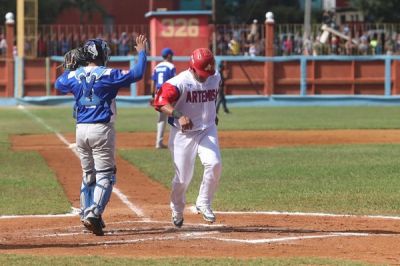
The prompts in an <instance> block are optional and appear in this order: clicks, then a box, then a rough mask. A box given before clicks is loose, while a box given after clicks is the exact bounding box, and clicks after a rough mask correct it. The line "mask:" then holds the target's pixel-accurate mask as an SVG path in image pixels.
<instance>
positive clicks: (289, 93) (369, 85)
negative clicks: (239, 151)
mask: <svg viewBox="0 0 400 266" xmlns="http://www.w3.org/2000/svg"><path fill="white" fill-rule="evenodd" d="M188 59H189V58H188V57H186V56H176V57H175V58H174V60H175V62H187V61H188ZM62 60H63V58H62V57H51V58H43V59H25V60H21V59H20V58H18V57H16V58H14V62H15V64H14V91H12V92H11V93H10V91H7V90H6V84H7V82H8V80H7V78H8V77H10V75H9V73H8V72H9V70H8V68H7V63H6V61H0V104H11V105H12V104H13V103H18V102H19V103H27V104H45V105H47V104H51V103H55V104H59V103H62V102H63V101H68V99H69V97H61V95H59V93H58V91H57V90H55V88H54V82H55V80H56V78H57V76H59V75H60V74H61V73H62V71H63V69H62V68H60V67H59V66H60V64H61V62H62ZM148 60H149V61H156V62H159V61H161V60H162V58H161V57H151V56H149V57H148ZM216 60H217V64H218V63H219V62H221V61H225V62H226V71H225V73H224V74H225V76H226V82H225V84H226V94H227V95H228V98H229V99H230V100H231V101H232V104H240V105H241V104H244V105H246V103H247V104H248V105H253V104H257V105H260V104H261V105H276V104H278V105H280V104H282V105H287V104H288V105H291V104H295V105H299V104H326V103H328V104H342V103H343V104H349V103H357V102H358V103H363V104H364V103H365V104H377V103H379V104H385V103H390V104H393V102H397V98H398V97H397V96H400V81H399V78H400V66H399V62H400V56H287V57H264V56H257V57H249V56H217V57H216ZM135 62H136V57H134V56H116V57H111V61H110V64H109V66H110V67H115V68H122V69H128V68H131V67H132V66H133V65H134V64H135ZM150 65H151V64H148V67H147V70H146V73H145V76H144V79H143V80H141V81H139V82H138V83H134V84H132V85H131V86H130V87H129V88H123V89H122V90H121V92H120V94H119V95H120V96H122V98H123V99H124V101H125V102H126V103H129V102H131V103H132V104H141V103H142V101H145V100H140V99H146V100H147V99H149V94H150V83H151V72H152V70H151V67H150ZM270 66H272V67H273V69H272V71H271V69H268V67H270ZM185 68H186V65H185V64H184V63H181V64H179V67H178V69H177V70H178V72H179V71H182V70H184V69H185ZM18 69H23V71H19V70H18ZM265 73H273V78H272V79H271V77H268V78H269V79H270V80H272V82H271V81H269V82H266V80H267V76H266V74H265ZM18 80H21V81H22V82H18ZM7 95H8V96H7ZM8 98H13V99H14V100H12V99H8ZM53 98H54V100H53Z"/></svg>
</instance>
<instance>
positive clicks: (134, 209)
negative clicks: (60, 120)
mask: <svg viewBox="0 0 400 266" xmlns="http://www.w3.org/2000/svg"><path fill="white" fill-rule="evenodd" d="M18 108H19V109H20V110H21V111H23V112H24V113H25V114H27V115H28V116H29V117H31V118H32V119H34V120H35V121H36V122H38V123H39V124H41V125H42V126H44V127H45V128H46V129H47V130H49V131H51V132H53V133H54V134H55V135H56V136H57V137H58V139H59V140H61V141H62V142H63V143H64V144H65V145H66V146H67V147H68V148H69V149H70V150H72V151H73V152H74V154H75V155H76V156H77V157H78V158H79V154H78V152H77V151H76V149H75V145H74V144H73V143H70V142H69V141H68V140H67V139H66V138H65V137H64V136H63V135H61V134H60V133H59V132H58V131H57V130H55V129H54V128H52V127H51V126H49V125H48V124H46V122H44V121H43V120H42V119H41V118H40V117H38V116H36V115H34V114H32V113H31V112H30V111H29V110H28V109H26V108H25V107H24V106H23V105H19V106H18ZM113 192H114V194H115V195H117V196H118V198H119V199H120V200H121V201H122V202H123V203H124V204H125V205H126V206H127V207H128V208H129V209H130V210H131V211H132V212H134V213H135V214H136V215H137V216H139V217H140V218H143V219H144V220H149V218H145V215H144V212H143V210H142V209H141V208H139V207H138V206H136V205H134V204H133V203H132V202H130V201H129V199H128V197H127V196H125V194H123V193H122V192H121V191H120V190H119V189H118V188H116V187H114V189H113Z"/></svg>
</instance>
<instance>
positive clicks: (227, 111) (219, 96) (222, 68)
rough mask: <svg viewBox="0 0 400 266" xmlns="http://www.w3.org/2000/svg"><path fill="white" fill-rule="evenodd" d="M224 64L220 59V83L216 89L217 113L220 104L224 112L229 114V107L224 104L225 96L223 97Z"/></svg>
mask: <svg viewBox="0 0 400 266" xmlns="http://www.w3.org/2000/svg"><path fill="white" fill-rule="evenodd" d="M224 71H225V64H224V62H223V61H221V62H220V63H219V65H218V72H219V74H220V76H221V83H220V88H219V91H218V97H217V114H218V111H219V107H220V106H221V104H222V107H223V108H224V112H225V113H226V114H229V109H228V106H226V98H225V73H224Z"/></svg>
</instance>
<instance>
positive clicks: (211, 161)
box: [196, 126, 222, 222]
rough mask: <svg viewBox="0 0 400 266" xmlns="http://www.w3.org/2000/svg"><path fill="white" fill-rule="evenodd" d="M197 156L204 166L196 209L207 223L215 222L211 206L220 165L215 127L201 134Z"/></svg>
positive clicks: (219, 174) (220, 168)
mask: <svg viewBox="0 0 400 266" xmlns="http://www.w3.org/2000/svg"><path fill="white" fill-rule="evenodd" d="M198 154H199V157H200V160H201V163H202V164H203V166H204V173H203V180H202V182H201V185H200V190H199V195H198V197H197V200H196V207H197V209H198V211H199V212H201V213H202V214H203V218H204V219H205V220H207V221H209V222H214V221H215V215H214V213H213V212H212V210H211V204H212V201H213V198H214V195H215V192H216V190H217V187H218V184H219V179H220V176H221V170H222V163H221V153H220V149H219V143H218V135H217V127H216V126H212V127H210V128H208V129H206V130H205V131H204V132H203V133H202V138H201V140H200V142H199V148H198Z"/></svg>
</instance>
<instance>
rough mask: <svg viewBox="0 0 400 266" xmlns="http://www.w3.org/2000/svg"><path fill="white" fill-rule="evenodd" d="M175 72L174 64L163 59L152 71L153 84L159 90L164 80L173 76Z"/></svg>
mask: <svg viewBox="0 0 400 266" xmlns="http://www.w3.org/2000/svg"><path fill="white" fill-rule="evenodd" d="M175 74H176V69H175V66H174V64H172V63H170V62H167V61H163V62H161V63H159V64H158V65H157V66H156V67H155V68H154V71H153V76H152V79H153V80H154V84H155V85H156V89H157V90H159V89H160V88H161V86H162V85H163V83H164V82H166V81H167V80H169V79H170V78H173V77H174V76H175Z"/></svg>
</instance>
